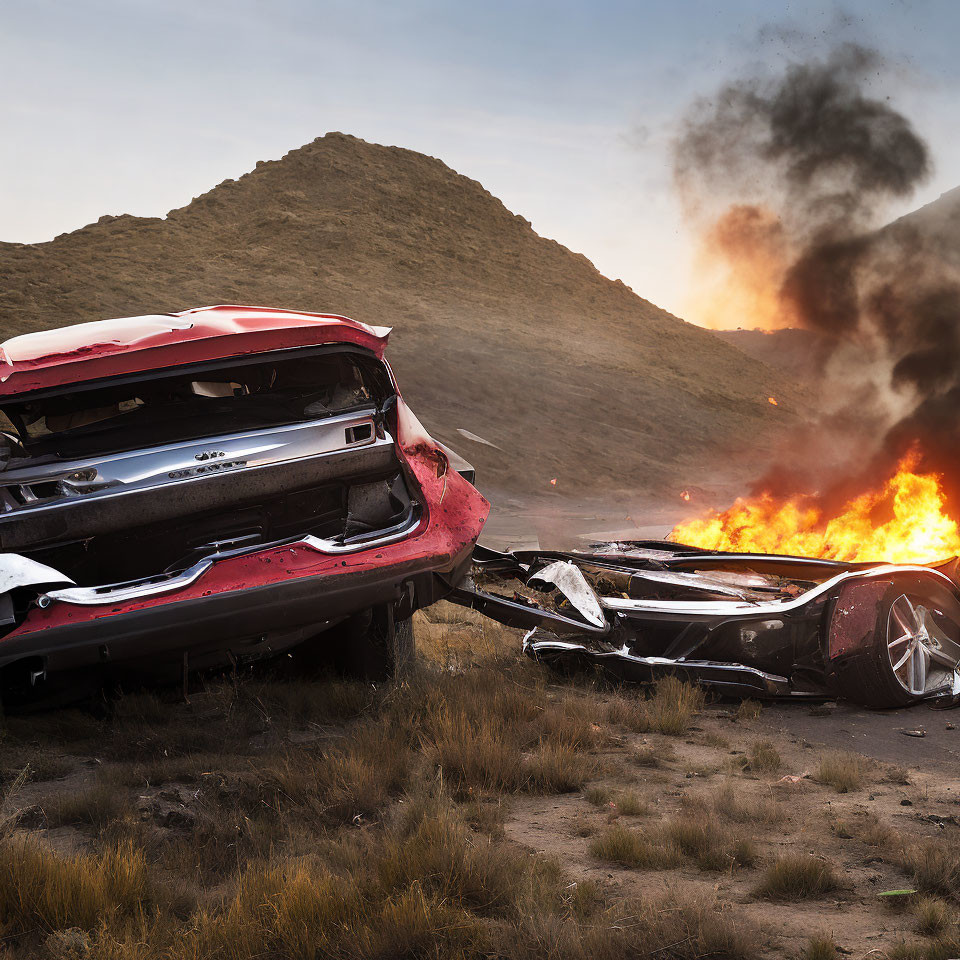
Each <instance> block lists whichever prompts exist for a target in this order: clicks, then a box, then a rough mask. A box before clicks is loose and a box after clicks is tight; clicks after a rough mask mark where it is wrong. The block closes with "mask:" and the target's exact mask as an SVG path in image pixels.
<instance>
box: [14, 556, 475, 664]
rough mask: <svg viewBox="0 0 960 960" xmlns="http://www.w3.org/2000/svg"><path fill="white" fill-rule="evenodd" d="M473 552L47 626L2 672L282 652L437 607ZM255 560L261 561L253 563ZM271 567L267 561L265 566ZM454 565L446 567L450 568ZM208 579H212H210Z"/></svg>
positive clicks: (88, 613)
mask: <svg viewBox="0 0 960 960" xmlns="http://www.w3.org/2000/svg"><path fill="white" fill-rule="evenodd" d="M470 550H471V547H470V545H466V546H464V548H463V549H462V551H461V552H460V554H459V555H457V556H454V557H452V558H450V559H451V561H452V563H451V565H450V566H449V567H447V568H446V569H437V568H436V567H435V564H434V563H433V562H431V561H430V560H427V559H423V558H421V559H419V560H418V559H410V560H408V561H402V562H397V563H392V564H389V565H386V566H368V567H367V568H365V569H359V570H343V569H342V568H341V571H339V572H337V571H328V572H323V573H317V574H314V575H309V574H307V575H302V576H294V577H289V578H286V579H282V580H276V581H273V582H269V583H262V584H258V585H255V586H253V585H250V586H243V587H239V588H238V589H233V590H224V591H220V592H216V593H205V592H201V593H200V594H199V595H193V596H190V597H168V598H166V599H165V601H164V602H160V603H154V604H151V605H149V606H141V607H139V608H135V609H124V608H123V607H122V606H121V608H120V609H117V610H115V611H113V612H111V613H110V614H109V616H108V615H105V614H104V613H103V611H100V610H98V609H97V608H96V607H91V608H86V609H84V610H83V613H84V614H85V615H84V616H78V617H76V618H75V619H66V620H62V622H59V623H55V624H51V625H50V626H45V627H36V626H35V625H34V624H33V623H32V622H31V621H32V619H33V618H28V620H27V622H25V623H24V624H23V626H22V627H21V628H20V629H18V630H17V631H16V632H15V633H13V634H8V636H7V637H6V638H5V639H4V640H3V641H2V643H0V652H2V656H0V667H2V666H5V665H7V664H9V663H13V662H16V661H17V660H20V659H23V658H25V657H31V658H32V657H40V658H42V660H43V665H44V668H45V670H46V671H47V672H50V673H61V672H63V671H74V670H80V669H83V668H85V667H92V666H97V665H100V664H110V665H112V666H123V665H129V666H132V667H136V666H139V665H141V664H148V663H150V662H153V661H156V660H171V661H174V660H177V659H179V658H181V657H182V655H183V654H184V653H187V654H189V657H190V660H191V662H192V663H193V664H195V665H196V666H201V665H204V664H207V663H209V664H213V663H218V662H228V661H229V660H230V659H231V658H234V659H237V660H242V659H243V658H244V657H245V656H249V655H250V654H251V652H252V651H256V655H257V656H263V655H265V654H270V653H278V652H280V651H282V650H283V649H284V648H285V647H286V646H289V645H290V643H291V642H296V641H297V640H298V639H300V638H302V631H303V630H304V628H309V627H311V626H313V627H314V628H315V631H319V630H320V629H322V628H323V626H324V625H325V624H327V623H330V622H335V621H337V620H340V619H342V618H343V617H346V616H349V615H350V614H353V613H356V612H358V611H360V610H364V609H367V608H369V607H372V606H376V605H378V604H382V603H400V602H401V601H403V603H404V605H407V604H409V606H408V609H410V610H411V611H412V610H413V609H417V608H418V607H421V606H425V605H427V604H430V603H433V602H434V601H435V600H438V599H440V598H441V597H442V596H444V595H445V594H446V593H447V592H449V590H450V589H451V588H452V585H453V584H454V583H456V582H457V581H458V580H459V579H460V578H461V577H462V576H463V574H464V573H465V571H466V568H467V566H468V565H469V562H470ZM251 559H253V558H251ZM261 559H263V558H261ZM444 566H446V565H444ZM201 579H202V578H201Z"/></svg>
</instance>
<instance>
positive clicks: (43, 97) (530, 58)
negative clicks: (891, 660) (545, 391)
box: [0, 0, 960, 314]
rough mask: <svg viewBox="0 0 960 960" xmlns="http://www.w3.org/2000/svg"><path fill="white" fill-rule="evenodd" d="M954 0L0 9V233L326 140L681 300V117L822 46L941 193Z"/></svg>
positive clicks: (92, 210)
mask: <svg viewBox="0 0 960 960" xmlns="http://www.w3.org/2000/svg"><path fill="white" fill-rule="evenodd" d="M958 36H960V3H957V2H955V0H916V2H907V0H847V2H845V3H844V4H843V6H842V8H840V7H838V6H837V5H836V4H835V3H826V2H818V0H810V2H805V3H788V2H777V0H765V2H764V0H725V2H707V0H673V2H637V0H635V2H625V0H582V2H577V3H573V2H568V0H553V2H540V0H512V2H505V0H485V2H483V3H477V2H475V0H474V2H469V3H467V2H459V0H456V2H442V0H392V2H379V0H230V2H228V0H166V2H162V0H0V84H2V85H0V90H2V93H0V240H3V241H16V242H21V243H35V242H42V241H45V240H49V239H52V238H53V237H54V236H56V235H58V234H60V233H64V232H67V231H70V230H75V229H77V228H79V227H81V226H83V225H85V224H87V223H90V222H93V221H95V220H96V219H98V217H100V216H101V215H103V214H119V213H131V214H135V215H138V216H163V215H164V214H165V213H166V212H167V211H168V210H170V209H173V208H176V207H179V206H183V205H185V204H186V203H188V202H189V201H190V200H191V198H193V197H195V196H197V195H199V194H200V193H203V192H204V191H206V190H208V189H210V188H211V187H212V186H213V185H215V184H217V183H219V182H221V181H222V180H224V179H227V178H236V177H238V176H240V175H241V174H243V173H245V172H246V171H248V170H250V169H252V168H253V166H254V165H255V163H256V162H257V161H258V160H270V159H277V158H279V157H281V156H282V155H283V154H285V153H286V152H288V151H289V150H291V149H294V148H296V147H298V146H300V145H301V144H303V143H306V142H307V141H309V140H312V139H314V137H317V136H321V135H323V134H324V133H327V132H328V131H331V130H340V131H343V132H345V133H351V134H354V135H355V136H359V137H362V138H364V139H365V140H369V141H372V142H376V143H384V144H390V145H397V146H402V147H408V148H410V149H413V150H418V151H421V152H423V153H426V154H430V155H432V156H436V157H439V158H440V159H442V160H443V161H444V162H446V163H447V164H449V165H450V166H451V167H453V168H454V169H455V170H457V171H458V172H460V173H463V174H466V175H467V176H469V177H471V178H472V179H475V180H479V181H480V182H481V183H482V184H483V185H484V186H485V187H486V188H487V189H488V190H490V192H491V193H493V194H494V195H495V196H497V197H499V198H500V199H501V200H502V201H503V202H504V204H505V205H506V206H507V207H508V208H509V209H510V210H512V211H513V212H515V213H519V214H521V215H522V216H524V217H526V218H527V219H528V220H530V221H531V222H532V224H533V227H534V229H535V230H536V231H537V232H538V233H540V234H541V235H543V236H547V237H550V238H552V239H555V240H558V241H560V242H561V243H563V244H565V245H566V246H568V247H570V248H571V249H573V250H575V251H577V252H579V253H583V254H585V255H586V256H587V257H589V258H590V259H591V260H592V261H593V262H594V263H595V264H596V266H597V267H598V268H599V269H600V270H601V272H603V273H604V274H606V275H607V276H609V277H611V278H614V279H617V278H619V279H622V280H623V281H624V282H625V283H627V284H628V285H629V286H631V287H632V288H633V289H634V290H635V291H636V292H637V293H639V294H640V295H641V296H643V297H645V298H647V299H648V300H652V301H653V302H654V303H657V304H658V305H660V306H663V307H665V308H666V309H668V310H671V311H672V312H675V313H678V314H682V313H683V312H684V303H685V292H686V291H687V289H688V288H689V285H690V282H691V271H692V270H693V269H694V265H693V259H694V256H693V254H694V246H695V243H694V236H693V234H692V233H691V231H690V230H689V228H688V227H687V226H686V225H685V223H684V220H683V217H682V215H681V210H680V205H679V203H678V201H677V198H676V196H675V193H674V190H673V187H672V173H671V152H670V148H671V143H672V141H673V137H674V136H675V134H676V131H677V129H678V124H679V123H680V121H681V119H682V117H683V115H684V112H685V111H686V110H687V109H688V108H689V105H690V104H691V102H692V101H694V100H695V99H696V98H697V97H702V96H710V95H711V94H713V93H715V92H716V90H717V89H718V88H719V86H720V85H721V84H722V83H724V82H726V81H728V80H731V79H735V78H737V77H740V76H743V75H747V74H750V73H752V72H754V71H755V70H756V69H758V68H772V69H776V67H777V66H778V65H782V64H784V63H785V62H787V61H789V60H791V59H797V58H800V57H803V56H806V55H810V54H811V53H812V54H813V55H816V54H817V53H818V51H821V50H825V49H826V48H827V47H828V46H829V45H830V44H831V43H833V42H836V41H837V40H842V39H847V40H857V41H860V42H865V43H869V44H871V45H874V46H877V47H878V48H879V49H880V50H882V51H883V52H884V54H885V55H886V56H887V57H888V58H889V68H888V70H886V71H885V73H884V75H883V76H878V77H877V80H876V83H877V90H878V92H879V93H880V94H881V95H883V96H890V97H891V98H892V100H893V101H894V102H896V104H897V105H898V106H899V107H900V108H902V109H903V110H905V111H906V112H907V113H908V114H909V115H910V117H911V118H912V119H913V121H914V123H915V125H916V127H917V128H918V130H919V132H920V133H921V134H922V135H923V136H924V137H925V138H926V139H927V140H928V142H929V144H930V146H931V150H932V153H933V156H934V158H935V162H936V168H935V171H934V174H933V176H932V177H931V178H930V179H929V181H928V182H927V183H925V184H924V186H923V188H922V189H921V190H920V192H919V193H918V194H917V195H916V196H915V197H913V198H909V199H908V200H905V201H904V202H903V204H902V205H901V206H902V210H900V211H897V210H895V211H893V212H894V213H897V212H906V210H908V209H910V208H912V207H914V206H917V205H919V204H921V203H925V202H928V201H930V200H932V199H935V198H936V197H937V196H938V195H939V194H940V193H942V192H944V191H945V190H949V189H951V188H953V187H955V186H957V185H958V184H960V138H958V137H957V136H956V133H955V131H956V129H957V107H956V104H957V103H960V96H958V94H960V58H957V57H956V55H955V43H956V39H957V37H958Z"/></svg>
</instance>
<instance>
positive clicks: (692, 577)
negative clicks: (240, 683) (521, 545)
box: [453, 541, 960, 707]
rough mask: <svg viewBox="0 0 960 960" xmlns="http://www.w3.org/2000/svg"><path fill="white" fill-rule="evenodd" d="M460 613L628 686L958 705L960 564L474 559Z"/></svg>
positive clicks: (639, 550)
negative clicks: (664, 680)
mask: <svg viewBox="0 0 960 960" xmlns="http://www.w3.org/2000/svg"><path fill="white" fill-rule="evenodd" d="M453 599H454V600H455V601H457V602H460V603H464V604H466V605H469V606H472V607H474V608H475V609H478V610H481V611H482V612H483V613H485V614H486V615H488V616H490V617H492V618H493V619H496V620H499V621H501V622H502V623H505V624H508V625H510V626H516V627H521V628H523V629H526V630H527V631H528V633H527V635H526V636H525V637H524V651H525V652H526V653H527V655H528V656H530V657H532V658H533V659H535V660H538V661H541V662H543V663H546V664H548V665H550V666H552V667H556V668H562V669H564V670H568V669H572V668H577V667H583V666H600V667H602V668H603V669H604V671H605V672H607V673H610V674H612V675H614V676H615V677H617V678H618V679H621V680H626V681H630V680H634V681H650V680H655V679H657V677H659V676H663V675H665V674H674V675H679V676H681V677H684V678H686V679H688V680H691V681H694V682H697V683H701V684H705V685H708V686H710V687H713V688H715V689H717V690H720V691H723V692H726V693H733V694H739V695H743V696H759V697H817V696H821V697H823V696H842V697H846V698H848V699H851V700H854V701H856V702H858V703H861V704H864V705H866V706H871V707H886V706H891V707H892V706H904V705H906V704H909V703H912V702H915V701H917V700H925V699H939V700H940V701H941V703H943V702H946V701H950V700H951V698H957V694H958V692H960V582H958V579H957V564H956V562H949V563H946V564H939V565H937V566H923V565H903V564H900V565H894V564H864V563H842V562H836V561H828V560H817V559H812V558H805V557H783V556H776V555H766V554H763V555H761V554H731V553H721V552H713V551H709V552H705V551H701V550H697V549H695V548H692V547H686V546H683V545H678V544H673V543H667V542H660V541H631V542H618V543H606V544H598V545H597V546H596V547H595V548H594V549H592V550H590V551H578V552H569V553H564V552H558V551H544V550H536V551H533V550H528V551H515V552H513V553H498V552H496V551H493V550H490V549H488V548H484V547H477V548H476V550H475V552H474V566H473V577H472V578H471V579H470V580H468V581H467V583H466V584H465V585H464V586H463V587H462V588H461V589H460V590H459V591H457V593H456V594H455V595H454V597H453Z"/></svg>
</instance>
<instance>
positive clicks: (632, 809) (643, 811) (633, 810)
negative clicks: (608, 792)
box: [614, 793, 650, 817]
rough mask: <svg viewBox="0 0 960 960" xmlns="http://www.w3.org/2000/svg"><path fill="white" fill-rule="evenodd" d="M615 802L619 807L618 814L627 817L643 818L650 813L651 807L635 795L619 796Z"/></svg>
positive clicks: (622, 794)
mask: <svg viewBox="0 0 960 960" xmlns="http://www.w3.org/2000/svg"><path fill="white" fill-rule="evenodd" d="M614 802H615V803H616V805H617V813H620V814H623V816H625V817H643V816H646V815H647V814H648V813H649V812H650V807H649V805H648V804H647V803H646V802H645V801H643V800H641V799H640V797H638V796H637V795H636V794H635V793H621V794H618V795H617V799H616V800H615V801H614Z"/></svg>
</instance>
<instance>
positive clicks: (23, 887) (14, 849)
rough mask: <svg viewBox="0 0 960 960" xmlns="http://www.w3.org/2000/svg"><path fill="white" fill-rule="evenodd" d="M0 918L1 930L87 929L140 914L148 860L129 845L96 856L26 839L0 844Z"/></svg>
mask: <svg viewBox="0 0 960 960" xmlns="http://www.w3.org/2000/svg"><path fill="white" fill-rule="evenodd" d="M0 864H2V866H0V874H2V875H3V876H4V877H5V878H6V882H4V883H2V884H0V916H2V917H3V918H4V925H5V930H6V931H7V932H9V933H10V934H14V935H16V934H22V933H26V932H29V931H33V930H34V929H36V928H38V927H39V928H41V929H44V930H58V929H65V928H68V927H80V928H82V929H85V930H91V929H93V928H94V927H96V926H97V925H98V924H99V923H100V921H101V920H105V921H109V920H110V919H111V918H113V919H130V918H142V917H143V916H144V911H145V910H146V909H147V907H148V906H149V903H150V900H149V883H148V879H147V875H148V871H147V864H146V861H145V859H144V856H143V854H142V853H141V852H140V851H137V850H135V849H134V848H133V846H132V845H131V844H124V845H121V846H116V847H112V848H108V849H106V850H104V851H103V853H101V854H99V855H85V854H81V855H78V856H75V857H63V856H60V855H58V854H56V853H54V852H53V851H52V850H49V849H48V848H46V847H44V846H43V845H42V844H41V843H39V842H36V841H34V840H32V839H30V838H27V837H17V838H13V839H7V840H5V841H3V842H2V844H0Z"/></svg>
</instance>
